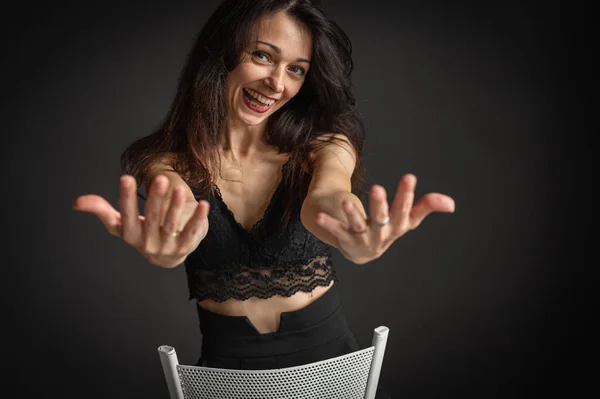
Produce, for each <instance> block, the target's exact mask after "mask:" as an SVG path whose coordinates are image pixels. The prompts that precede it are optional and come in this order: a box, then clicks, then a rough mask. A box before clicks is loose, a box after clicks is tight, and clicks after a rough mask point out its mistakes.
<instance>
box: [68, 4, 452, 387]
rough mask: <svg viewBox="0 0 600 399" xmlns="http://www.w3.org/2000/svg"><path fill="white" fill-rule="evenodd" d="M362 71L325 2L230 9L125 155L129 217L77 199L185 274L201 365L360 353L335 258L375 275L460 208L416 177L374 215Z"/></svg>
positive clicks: (378, 190)
mask: <svg viewBox="0 0 600 399" xmlns="http://www.w3.org/2000/svg"><path fill="white" fill-rule="evenodd" d="M352 67H353V66H352V59H351V45H350V42H349V40H348V38H347V36H346V35H345V33H344V32H343V31H342V30H341V29H340V28H339V27H338V26H337V25H336V24H335V23H333V22H332V21H330V20H329V19H327V17H326V16H325V14H324V13H323V11H322V9H321V8H320V7H319V6H317V5H315V4H314V3H313V2H312V1H309V0H226V1H225V2H223V3H222V4H221V5H220V6H219V7H218V9H217V10H216V11H215V12H214V14H213V15H212V16H211V17H210V18H209V20H208V21H207V23H206V25H205V26H204V28H203V29H202V31H201V32H200V34H199V36H198V38H197V41H196V43H195V45H194V47H193V48H192V50H191V52H190V54H189V56H188V60H187V63H186V65H185V68H184V70H183V71H182V75H181V77H180V81H179V86H178V91H177V94H176V96H175V99H174V101H173V104H172V107H171V109H170V111H169V113H168V114H167V116H166V118H165V120H164V122H163V123H162V125H161V126H160V127H159V129H157V130H156V131H155V132H154V133H153V134H151V135H149V136H146V137H143V138H141V139H138V140H137V141H135V142H134V143H132V144H131V145H130V146H129V147H128V148H127V149H126V151H125V152H124V153H123V156H122V171H123V175H122V177H121V181H120V196H119V204H118V208H119V211H117V210H116V209H114V208H113V207H112V206H111V205H110V204H109V203H108V202H107V201H106V200H104V199H103V198H101V197H99V196H96V195H85V196H81V197H79V198H78V199H77V200H76V201H75V204H74V207H75V208H76V209H78V210H82V211H88V212H92V213H94V214H96V215H97V216H98V217H99V218H100V220H101V221H102V222H103V223H104V225H105V226H106V228H107V230H108V231H109V232H110V233H111V234H114V235H116V236H118V237H121V238H122V239H123V240H124V241H125V242H126V243H128V244H130V245H132V246H133V247H135V248H136V249H137V250H138V251H139V252H140V253H141V254H142V255H143V256H144V257H145V258H146V259H147V260H148V261H149V262H150V263H152V264H154V265H157V266H161V267H165V268H172V267H176V266H178V265H181V264H185V268H186V272H187V277H188V285H189V294H190V299H195V300H196V301H197V303H198V306H197V309H198V315H199V320H200V328H201V331H202V336H203V339H202V350H201V352H202V356H201V358H200V360H199V361H198V364H199V365H206V366H209V367H223V368H235V369H261V368H262V369H266V368H281V367H290V366H295V365H300V364H305V363H310V362H316V361H320V360H323V359H327V358H330V357H334V356H339V355H342V354H345V353H348V352H351V351H354V350H357V349H359V345H358V343H357V341H356V339H355V337H354V335H353V334H352V332H351V330H350V328H349V327H348V325H347V323H346V319H345V317H344V315H343V312H342V308H341V305H340V303H339V297H338V293H337V287H336V285H335V282H336V280H337V279H336V275H335V270H334V268H333V265H332V262H331V255H332V249H337V250H339V251H340V252H341V254H342V255H343V256H344V257H345V258H346V259H348V260H349V261H351V262H353V263H356V264H360V265H362V264H365V263H368V262H370V261H372V260H375V259H377V258H378V257H379V256H381V255H382V254H383V253H384V252H385V251H386V250H387V249H388V248H389V247H390V245H391V244H392V243H393V242H394V241H395V240H396V239H397V238H399V237H400V236H402V235H403V234H405V233H406V232H407V231H409V230H411V229H414V228H415V227H417V226H418V225H419V223H421V221H422V220H423V219H424V218H425V217H426V216H427V215H428V214H429V213H431V212H434V211H437V212H452V211H453V210H454V202H453V200H452V199H451V198H450V197H447V196H445V195H442V194H436V193H433V194H428V195H426V196H424V197H423V198H421V199H420V200H419V201H417V202H416V203H414V204H413V197H414V187H415V184H416V178H415V177H414V176H412V175H406V176H404V177H403V178H402V179H401V180H400V183H399V185H398V189H397V192H396V195H395V198H394V201H393V203H392V204H391V206H389V205H388V202H387V200H386V197H387V194H386V192H385V190H384V188H383V187H381V186H373V187H372V189H371V190H370V193H369V201H368V202H369V204H368V208H369V211H368V212H366V210H365V209H364V207H363V205H362V202H361V200H360V199H359V195H360V192H361V191H360V188H361V184H362V180H361V179H362V176H363V170H362V163H361V158H360V154H361V150H362V145H363V140H364V135H363V126H362V122H361V119H360V116H359V114H358V112H357V110H356V109H355V107H354V97H353V94H352V91H351V80H350V74H351V71H352ZM140 185H144V187H145V188H146V191H147V193H148V195H147V198H145V197H143V198H145V199H146V204H145V209H144V216H141V215H139V213H138V209H137V197H136V193H137V187H138V186H140ZM367 214H368V215H369V216H367ZM381 395H383V394H381Z"/></svg>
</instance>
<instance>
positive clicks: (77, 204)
mask: <svg viewBox="0 0 600 399" xmlns="http://www.w3.org/2000/svg"><path fill="white" fill-rule="evenodd" d="M73 209H75V210H76V211H81V212H89V213H93V214H94V215H96V216H97V217H98V219H100V221H101V222H102V224H103V225H104V227H105V228H106V230H107V231H108V232H109V233H110V234H113V235H116V236H118V237H120V236H121V232H120V229H121V213H120V212H118V211H117V210H116V209H115V208H113V206H112V205H111V204H110V203H108V201H106V200H105V199H104V198H102V197H100V196H98V195H95V194H89V195H82V196H80V197H77V198H76V199H75V201H74V202H73Z"/></svg>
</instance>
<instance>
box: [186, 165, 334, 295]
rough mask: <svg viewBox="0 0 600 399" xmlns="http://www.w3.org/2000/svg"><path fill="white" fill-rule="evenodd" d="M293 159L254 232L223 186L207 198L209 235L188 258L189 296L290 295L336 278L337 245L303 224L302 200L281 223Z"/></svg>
mask: <svg viewBox="0 0 600 399" xmlns="http://www.w3.org/2000/svg"><path fill="white" fill-rule="evenodd" d="M288 163H289V161H288ZM288 163H286V164H285V165H284V166H283V168H282V171H283V178H282V180H281V182H280V183H279V186H278V187H277V189H276V190H275V193H274V194H273V197H272V198H271V202H270V203H269V205H268V206H267V209H266V211H265V213H264V215H263V217H262V218H261V220H259V221H258V222H257V223H256V224H255V225H254V226H252V229H251V230H250V231H247V230H246V229H245V228H244V227H243V226H242V225H241V224H240V223H239V222H237V221H236V219H235V218H234V215H233V213H232V212H231V210H230V209H229V208H228V207H227V205H226V204H225V202H224V201H223V198H222V197H221V194H220V191H219V189H218V187H216V186H215V192H216V194H215V195H214V196H213V195H210V194H209V195H207V197H205V198H204V199H206V200H207V201H208V202H209V203H210V205H211V207H210V212H209V215H208V221H209V229H208V234H207V235H206V237H205V238H204V240H202V242H201V243H200V245H199V246H198V248H196V250H195V251H194V252H192V253H191V254H190V255H189V256H188V257H187V259H186V261H185V269H186V273H187V278H188V287H189V294H190V296H189V298H190V299H196V300H198V301H201V300H204V299H212V300H214V301H216V302H223V301H225V300H227V299H229V298H234V299H238V300H245V299H248V298H251V297H257V298H263V299H266V298H270V297H272V296H274V295H281V296H286V297H289V296H291V295H292V294H295V293H296V292H298V291H304V292H309V291H312V290H313V289H314V288H315V287H317V286H327V285H329V283H330V282H331V281H332V280H333V281H337V277H336V274H335V270H334V269H333V264H332V261H331V250H332V247H331V246H329V245H328V244H326V243H324V242H322V241H321V240H319V239H318V238H317V237H315V236H314V235H313V234H312V233H310V232H309V231H308V230H306V229H305V228H304V226H303V225H302V222H301V221H300V208H301V206H302V204H297V205H296V206H295V208H294V212H293V213H292V217H291V220H290V223H289V224H288V225H287V227H285V228H280V227H279V224H278V222H279V219H278V218H279V217H280V216H281V214H282V213H283V206H284V204H283V201H281V197H282V195H284V193H285V190H286V184H285V181H286V173H287V166H288ZM196 199H197V200H199V199H200V197H197V198H196Z"/></svg>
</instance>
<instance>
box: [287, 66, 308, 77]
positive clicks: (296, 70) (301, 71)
mask: <svg viewBox="0 0 600 399" xmlns="http://www.w3.org/2000/svg"><path fill="white" fill-rule="evenodd" d="M290 71H292V73H294V74H296V75H299V76H304V75H305V74H306V71H305V70H304V68H301V67H299V66H293V67H290Z"/></svg>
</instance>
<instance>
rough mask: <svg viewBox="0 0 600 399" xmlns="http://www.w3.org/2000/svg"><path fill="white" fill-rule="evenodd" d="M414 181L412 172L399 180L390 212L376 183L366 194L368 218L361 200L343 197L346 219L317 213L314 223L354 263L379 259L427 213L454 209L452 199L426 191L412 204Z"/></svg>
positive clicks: (452, 210)
mask: <svg viewBox="0 0 600 399" xmlns="http://www.w3.org/2000/svg"><path fill="white" fill-rule="evenodd" d="M416 184H417V178H416V177H415V176H414V175H411V174H407V175H405V176H403V177H402V178H401V179H400V182H399V184H398V188H397V190H396V197H395V198H394V201H393V203H392V208H391V209H390V210H389V212H388V208H389V206H388V202H387V194H386V191H385V189H384V188H383V187H381V186H377V185H375V186H373V187H372V188H371V192H370V194H369V202H370V204H369V215H370V216H369V218H368V219H367V218H366V216H365V214H364V209H361V204H360V201H357V202H358V204H357V203H356V202H353V201H351V200H349V199H345V200H343V201H342V207H343V210H344V214H345V215H346V216H347V219H348V220H347V222H346V221H341V220H339V219H336V218H334V217H332V216H330V215H328V214H326V213H323V212H319V214H318V215H317V223H318V224H319V225H320V226H321V227H322V228H324V229H325V230H327V231H328V232H330V233H331V234H333V235H334V236H335V237H336V239H337V241H338V245H337V248H338V249H339V250H340V252H341V253H342V255H343V256H344V257H345V258H346V259H348V260H350V261H352V262H354V263H356V264H364V263H367V262H369V261H371V260H373V259H377V258H379V257H380V256H381V255H382V254H383V253H384V252H385V251H386V250H387V249H388V248H389V247H390V245H392V243H393V242H394V241H395V240H396V239H398V238H400V237H402V236H403V235H404V234H406V233H407V232H409V231H410V230H414V229H415V228H417V227H418V226H419V225H420V224H421V222H422V221H423V219H425V217H427V216H428V215H429V214H430V213H432V212H450V213H451V212H454V207H455V205H454V200H453V199H452V198H450V197H448V196H447V195H443V194H439V193H429V194H426V195H424V196H423V197H421V198H420V199H419V200H418V201H417V202H416V203H414V204H413V201H414V197H415V186H416ZM388 218H389V219H388ZM378 224H379V225H378Z"/></svg>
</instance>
